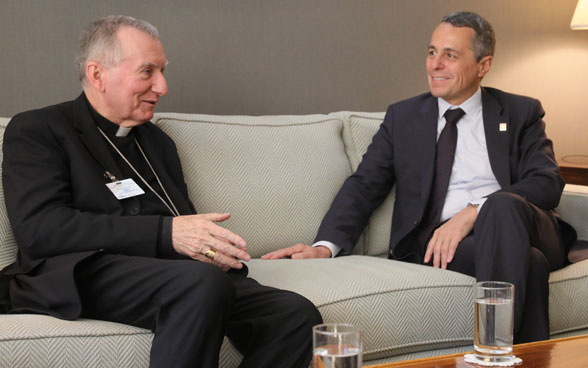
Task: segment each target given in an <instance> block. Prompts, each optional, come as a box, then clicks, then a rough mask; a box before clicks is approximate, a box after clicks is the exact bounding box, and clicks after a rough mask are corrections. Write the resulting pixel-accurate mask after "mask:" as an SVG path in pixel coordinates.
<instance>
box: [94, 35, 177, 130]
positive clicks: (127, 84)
mask: <svg viewBox="0 0 588 368" xmlns="http://www.w3.org/2000/svg"><path fill="white" fill-rule="evenodd" d="M117 37H118V42H119V50H120V62H119V63H118V64H116V65H108V66H104V65H100V64H99V63H89V64H88V71H87V73H88V74H89V76H88V79H89V80H90V82H91V83H92V85H93V86H94V87H95V88H96V89H95V90H94V91H92V93H87V96H88V99H89V100H90V103H91V104H92V105H93V106H94V108H95V109H96V110H97V111H98V113H100V114H101V115H103V116H104V117H105V118H107V119H108V120H110V121H112V122H113V123H116V124H119V125H122V126H136V125H140V124H143V123H145V122H147V121H149V120H150V119H151V118H153V113H154V110H155V105H156V104H157V102H158V101H159V98H160V97H161V96H165V95H166V94H167V91H168V89H167V82H166V80H165V77H164V76H163V71H164V69H165V65H166V63H167V59H166V57H165V53H164V52H163V46H162V45H161V42H160V41H159V40H158V39H157V38H155V37H152V36H150V35H148V34H146V33H144V32H142V31H140V30H137V29H135V28H132V27H122V28H120V29H119V30H118V31H117ZM95 97H96V98H95Z"/></svg>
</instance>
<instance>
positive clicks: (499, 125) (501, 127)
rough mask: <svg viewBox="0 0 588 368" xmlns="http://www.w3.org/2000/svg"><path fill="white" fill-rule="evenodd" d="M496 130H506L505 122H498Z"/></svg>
mask: <svg viewBox="0 0 588 368" xmlns="http://www.w3.org/2000/svg"><path fill="white" fill-rule="evenodd" d="M498 131H500V132H506V123H500V124H498Z"/></svg>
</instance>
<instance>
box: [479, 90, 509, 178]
mask: <svg viewBox="0 0 588 368" xmlns="http://www.w3.org/2000/svg"><path fill="white" fill-rule="evenodd" d="M482 110H483V119H484V133H485V134H486V146H487V149H488V156H489V158H490V167H492V172H493V173H494V176H496V180H497V181H498V184H500V186H501V187H506V186H508V185H510V164H509V157H510V145H509V141H510V134H511V133H510V130H511V129H509V125H510V117H509V116H508V115H507V114H505V112H504V109H503V108H502V106H501V105H500V104H499V103H498V101H497V100H496V99H495V98H494V97H493V96H492V95H490V94H489V93H488V92H487V91H486V90H485V89H484V88H482Z"/></svg>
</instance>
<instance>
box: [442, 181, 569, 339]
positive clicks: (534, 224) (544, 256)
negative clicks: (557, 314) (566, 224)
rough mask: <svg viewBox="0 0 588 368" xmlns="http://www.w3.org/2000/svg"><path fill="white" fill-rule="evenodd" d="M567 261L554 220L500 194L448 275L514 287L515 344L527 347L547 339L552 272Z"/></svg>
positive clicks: (463, 244)
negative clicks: (522, 344) (497, 282)
mask: <svg viewBox="0 0 588 368" xmlns="http://www.w3.org/2000/svg"><path fill="white" fill-rule="evenodd" d="M565 257H566V252H565V247H564V244H563V241H562V239H561V236H560V235H559V225H558V223H557V220H556V219H555V218H554V216H553V215H552V214H550V213H549V212H547V211H543V210H541V209H539V208H538V207H536V206H534V205H532V204H530V203H529V202H527V201H526V200H525V199H523V198H522V197H520V196H518V195H516V194H512V193H503V192H498V193H495V194H492V195H491V196H490V197H489V198H488V200H487V201H486V202H485V203H484V205H483V206H482V208H481V210H480V213H479V215H478V218H477V220H476V223H475V225H474V230H473V232H472V234H470V235H469V236H467V237H466V238H464V239H463V240H462V241H461V243H460V244H459V246H458V247H457V251H456V253H455V256H454V259H453V261H452V262H451V263H450V264H448V266H447V269H449V270H452V271H456V272H460V273H464V274H467V275H470V276H475V277H476V279H477V280H478V281H488V280H492V281H507V282H510V283H512V284H514V285H515V299H514V313H515V318H514V342H515V343H523V342H530V341H538V340H546V339H549V283H548V280H549V272H550V271H554V270H557V269H558V268H561V267H563V266H564V265H565ZM431 263H432V262H431Z"/></svg>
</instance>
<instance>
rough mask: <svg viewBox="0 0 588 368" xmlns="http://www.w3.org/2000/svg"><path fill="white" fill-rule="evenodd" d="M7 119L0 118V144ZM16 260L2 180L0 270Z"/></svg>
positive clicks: (0, 195)
mask: <svg viewBox="0 0 588 368" xmlns="http://www.w3.org/2000/svg"><path fill="white" fill-rule="evenodd" d="M8 121H9V119H7V118H0V144H2V142H4V130H5V129H6V125H7V124H8ZM2 159H3V152H2V150H0V162H2ZM1 177H2V166H1V165H0V178H1ZM15 258H16V240H14V235H12V230H11V229H10V223H9V222H8V216H7V215H6V210H5V205H4V189H3V186H2V180H0V269H2V268H4V266H6V265H8V264H10V263H12V262H14V259H15Z"/></svg>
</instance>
